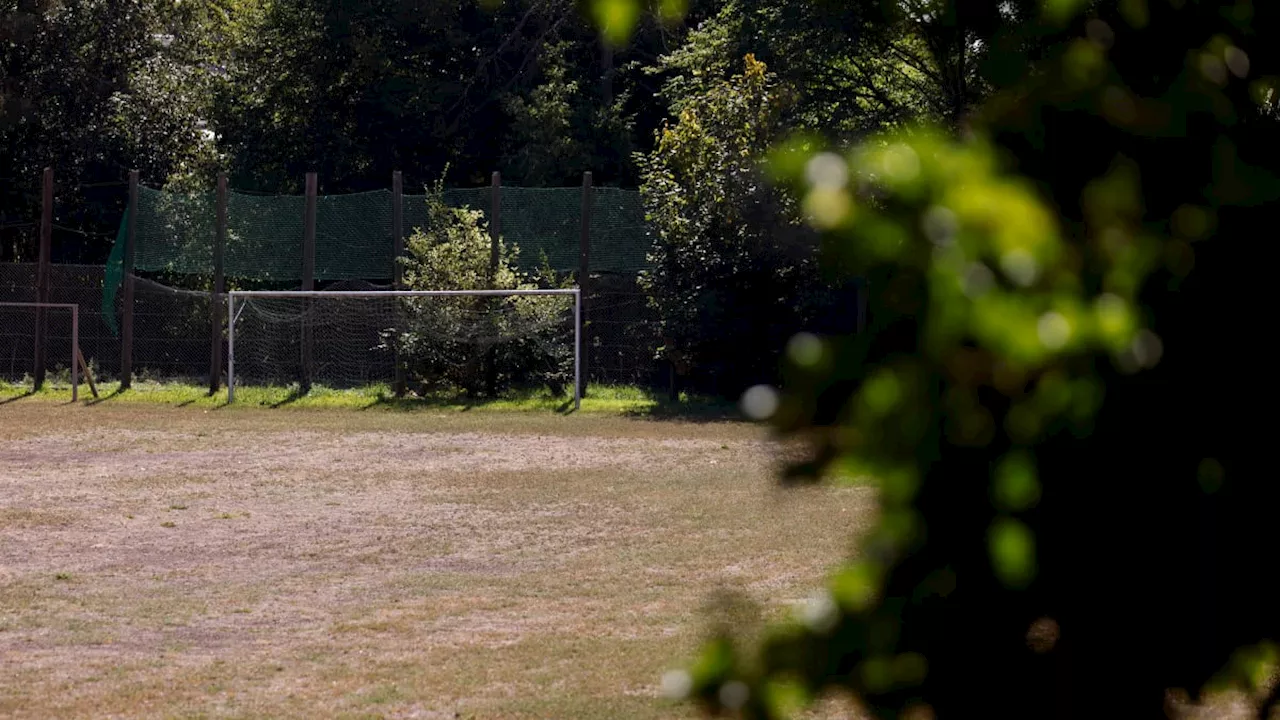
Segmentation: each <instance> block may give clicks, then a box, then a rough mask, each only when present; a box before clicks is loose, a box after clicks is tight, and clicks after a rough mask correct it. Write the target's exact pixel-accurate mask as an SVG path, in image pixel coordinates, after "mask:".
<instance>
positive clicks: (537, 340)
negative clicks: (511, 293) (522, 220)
mask: <svg viewBox="0 0 1280 720" xmlns="http://www.w3.org/2000/svg"><path fill="white" fill-rule="evenodd" d="M427 209H428V213H427V215H428V221H429V225H428V227H426V228H419V229H416V230H415V231H414V232H413V234H412V235H411V236H410V237H409V239H408V242H407V243H406V246H405V254H406V256H405V257H404V258H403V259H402V260H401V262H402V268H403V282H404V285H405V287H406V288H407V289H410V290H487V289H496V290H529V289H536V288H539V287H563V286H566V283H565V282H564V281H563V280H561V279H559V278H557V276H556V274H555V273H554V272H553V271H551V270H550V269H549V268H547V267H546V263H545V262H544V263H543V269H542V270H541V271H540V272H539V273H536V274H534V275H527V274H524V273H521V272H520V271H519V270H518V269H517V268H516V260H517V258H518V256H519V249H518V248H517V247H515V246H514V245H510V246H508V245H506V244H505V243H502V242H501V239H499V242H498V262H497V265H496V267H491V266H490V262H491V253H492V241H491V239H490V237H489V233H488V231H487V228H486V225H485V223H484V219H483V213H482V212H480V211H478V210H471V209H469V208H452V207H449V206H447V205H445V204H444V201H443V200H442V199H441V197H440V194H439V188H437V191H436V192H435V193H432V194H429V195H428V198H427ZM401 307H402V311H403V313H404V324H403V326H402V327H401V328H400V329H399V331H398V332H397V333H396V334H395V339H394V342H395V345H396V348H397V350H398V352H399V353H400V355H401V357H402V358H404V360H405V362H407V363H408V367H409V369H410V371H411V372H412V373H413V374H414V376H415V377H416V378H417V379H418V380H419V381H420V382H421V383H422V384H423V385H424V386H426V387H429V388H436V389H441V388H444V389H461V390H463V391H465V392H467V393H468V394H471V395H475V394H478V393H480V392H482V391H483V392H488V393H490V394H493V393H496V392H499V391H501V390H503V389H506V388H510V387H514V386H518V385H528V384H532V383H546V384H547V385H549V386H550V387H551V389H552V391H553V392H554V393H556V394H557V395H558V394H561V393H563V392H564V388H565V385H566V384H567V383H569V382H571V381H572V372H573V345H572V339H573V311H572V306H571V303H570V301H569V299H568V298H566V297H544V296H532V297H530V296H517V297H422V298H417V297H415V298H402V301H401Z"/></svg>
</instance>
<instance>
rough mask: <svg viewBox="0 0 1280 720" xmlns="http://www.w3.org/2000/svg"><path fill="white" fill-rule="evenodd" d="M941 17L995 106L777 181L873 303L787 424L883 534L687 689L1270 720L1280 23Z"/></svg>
mask: <svg viewBox="0 0 1280 720" xmlns="http://www.w3.org/2000/svg"><path fill="white" fill-rule="evenodd" d="M873 5H879V4H877V3H861V4H859V3H850V4H849V6H850V7H861V8H862V9H865V10H868V12H870V10H871V9H872V6H873ZM888 5H894V4H892V3H890V4H888ZM917 6H921V7H924V6H927V8H926V9H927V12H925V13H924V14H923V15H921V16H920V17H917V18H916V20H917V23H918V24H917V29H918V30H919V34H918V36H919V37H921V38H926V40H924V41H922V42H923V44H922V46H921V47H923V49H924V52H925V53H926V54H927V55H928V56H929V57H931V58H932V60H933V63H934V64H933V67H935V68H936V67H942V66H944V65H945V64H946V62H947V60H948V58H952V59H954V58H953V56H951V55H948V53H949V50H948V48H951V49H952V50H954V48H955V47H957V46H956V45H950V46H949V45H947V44H946V43H945V42H938V40H939V39H941V38H952V39H958V40H957V42H958V43H959V45H958V46H959V47H961V48H966V49H968V50H969V51H971V52H972V53H973V54H974V55H975V56H977V60H976V61H975V63H974V65H973V72H974V75H973V76H972V77H971V78H970V79H971V80H972V81H973V83H972V84H971V85H970V87H978V88H980V91H979V92H977V93H976V94H975V100H974V102H973V103H972V104H971V105H966V103H965V102H963V101H962V102H957V103H953V104H952V108H953V109H954V110H957V111H958V112H956V113H954V114H951V115H950V116H948V114H947V113H942V114H941V115H940V116H935V117H936V118H937V119H938V120H940V121H941V125H940V126H936V125H935V126H933V127H931V126H930V125H929V124H928V123H923V124H922V123H908V124H906V125H904V126H902V127H901V128H899V129H892V130H890V131H888V132H882V133H876V134H872V135H870V136H864V137H861V138H859V139H858V140H857V141H856V142H853V143H849V144H843V145H841V144H836V145H834V146H829V147H832V148H833V149H832V150H824V149H823V142H822V141H821V140H815V138H814V134H813V131H814V130H815V129H816V130H819V131H820V130H823V128H812V127H796V128H793V129H795V130H800V131H805V133H804V134H802V135H800V136H798V137H796V138H795V139H793V140H789V141H783V142H780V143H777V144H776V147H775V150H774V152H773V162H772V164H771V167H772V169H773V172H774V174H775V178H776V179H777V180H778V182H779V183H780V184H781V185H782V186H783V187H786V188H789V189H790V190H791V192H793V193H794V197H796V198H798V199H799V202H800V206H801V210H802V212H803V214H804V216H805V218H806V220H807V221H808V223H809V224H810V225H811V226H812V227H813V228H814V229H816V230H817V231H819V232H821V234H822V238H823V250H824V265H825V267H826V268H827V269H828V270H829V271H831V272H833V273H835V274H836V275H837V277H840V276H844V277H847V276H852V275H859V276H862V277H865V278H868V279H869V280H870V287H871V293H870V308H869V324H868V327H867V328H866V330H865V331H864V332H862V333H858V334H853V335H831V336H827V337H822V338H815V337H813V336H800V337H798V338H797V339H796V340H795V341H793V342H792V343H791V344H790V345H789V348H790V349H789V352H788V361H787V368H786V376H785V380H784V382H783V384H782V394H781V400H780V403H779V404H778V406H777V410H776V412H774V413H773V415H772V424H773V425H774V427H775V428H776V429H777V430H778V431H779V432H780V433H782V434H784V435H797V436H800V437H805V438H809V439H811V440H812V450H811V454H810V458H809V460H808V461H806V462H804V463H800V464H798V465H796V466H794V467H792V468H791V469H790V470H789V472H788V474H787V477H788V479H789V480H790V481H801V480H807V481H811V480H815V479H822V478H849V477H866V476H873V477H875V478H876V479H877V481H878V484H879V487H880V506H881V516H880V519H879V521H878V522H877V524H876V526H875V527H874V528H873V529H872V530H871V531H869V532H868V533H866V534H865V535H864V536H862V537H861V538H859V544H858V550H857V552H856V554H855V555H854V557H853V558H852V559H851V560H850V561H849V563H848V564H847V565H845V566H844V567H842V568H840V569H838V570H837V571H835V573H834V574H833V575H832V577H831V580H830V582H829V584H828V586H827V588H826V590H825V592H823V593H821V594H819V595H818V596H816V597H815V598H814V599H813V600H812V601H811V603H810V604H809V605H808V606H807V607H806V608H805V609H804V610H803V611H801V612H799V613H797V615H796V617H795V619H794V620H793V621H790V622H787V623H783V624H781V625H778V626H776V627H774V628H773V629H772V631H771V632H770V633H769V634H768V635H767V637H766V638H765V639H764V640H762V641H760V642H758V643H755V644H753V645H748V646H744V644H743V643H741V642H739V641H737V640H735V637H734V633H733V632H732V631H723V630H722V631H718V632H717V633H716V635H715V637H714V639H712V640H711V641H709V642H708V644H707V645H706V646H705V648H704V649H703V651H702V653H701V654H700V655H699V657H698V658H697V659H696V660H695V662H694V663H693V664H692V665H691V666H690V667H689V669H688V674H687V675H683V676H681V675H679V674H678V673H677V676H676V677H675V678H674V679H672V680H671V681H670V682H668V683H667V685H668V687H669V688H673V692H674V693H675V694H679V695H683V696H686V697H690V698H693V699H696V700H697V701H698V702H699V703H700V704H702V706H703V707H704V708H706V709H707V710H708V711H710V712H713V713H727V714H730V715H733V716H740V717H762V718H765V717H767V718H773V717H786V716H789V715H790V714H791V713H792V712H793V711H795V710H797V709H799V708H801V707H803V706H805V705H807V704H808V703H809V702H811V701H812V700H813V699H815V698H816V697H818V696H819V695H820V694H822V693H823V692H828V691H833V690H838V689H842V690H845V691H851V692H853V693H854V694H856V695H857V696H858V697H859V698H860V700H861V702H862V703H863V704H864V705H865V706H866V707H867V708H868V709H869V710H871V711H872V712H874V713H875V714H876V715H878V716H882V717H897V716H906V715H910V716H912V717H934V716H941V717H952V716H961V715H964V714H975V713H977V714H981V715H982V716H983V717H995V716H998V717H1005V716H1017V717H1040V716H1049V715H1053V716H1057V717H1069V716H1077V715H1090V716H1096V715H1103V716H1117V717H1164V716H1165V715H1166V711H1170V712H1171V710H1169V708H1170V707H1172V706H1170V705H1168V702H1169V700H1170V698H1176V697H1177V696H1178V693H1180V692H1189V693H1199V692H1201V691H1202V690H1204V689H1213V688H1221V687H1236V688H1239V689H1241V690H1244V691H1245V692H1246V693H1249V694H1250V695H1251V697H1252V699H1253V701H1254V702H1256V703H1257V708H1258V712H1259V714H1260V716H1265V715H1266V714H1267V713H1268V712H1270V710H1271V709H1272V708H1274V707H1276V705H1277V697H1278V696H1277V694H1276V693H1277V691H1276V689H1275V677H1274V673H1275V672H1276V669H1277V661H1276V645H1275V643H1276V642H1277V641H1278V640H1280V615H1277V613H1276V612H1275V605H1274V600H1273V598H1274V591H1272V590H1270V589H1269V588H1270V586H1271V585H1272V583H1271V582H1270V580H1271V579H1270V577H1269V575H1270V570H1269V569H1268V564H1267V562H1266V558H1268V557H1269V556H1270V554H1271V553H1272V552H1273V551H1274V550H1275V549H1276V545H1277V543H1276V537H1275V533H1274V532H1273V530H1272V527H1273V524H1274V520H1273V515H1274V511H1275V508H1276V507H1277V500H1280V491H1278V490H1277V489H1276V487H1275V483H1274V482H1273V481H1272V480H1271V479H1270V477H1269V475H1270V463H1269V462H1268V460H1269V459H1270V458H1269V452H1268V449H1267V448H1268V446H1269V441H1268V440H1267V439H1266V438H1267V437H1268V436H1269V433H1270V431H1269V430H1268V429H1266V428H1267V427H1269V425H1270V423H1269V421H1266V420H1264V419H1263V418H1262V415H1261V414H1260V413H1264V412H1267V411H1269V410H1271V409H1273V408H1274V407H1275V398H1274V391H1273V390H1272V389H1271V387H1272V383H1270V382H1269V380H1268V378H1269V377H1270V374H1271V370H1270V368H1269V365H1270V363H1269V360H1268V358H1269V357H1270V353H1269V351H1267V350H1266V349H1265V347H1266V341H1265V338H1264V335H1265V330H1262V329H1261V328H1263V327H1265V326H1266V320H1267V319H1268V318H1269V317H1270V310H1269V307H1270V301H1269V300H1268V299H1267V297H1266V289H1267V288H1268V287H1269V286H1270V285H1271V284H1272V283H1273V280H1272V276H1273V274H1274V270H1273V268H1272V265H1271V262H1270V261H1268V260H1263V250H1262V245H1261V244H1260V243H1259V239H1260V238H1259V236H1258V233H1259V232H1264V231H1262V230H1261V229H1262V228H1264V227H1267V226H1268V225H1269V224H1270V222H1273V220H1272V218H1271V213H1270V207H1272V206H1273V205H1271V204H1272V203H1274V202H1275V201H1277V200H1280V179H1278V178H1277V176H1276V174H1275V168H1280V157H1278V156H1277V155H1278V152H1277V151H1278V149H1280V148H1278V146H1277V143H1275V138H1276V137H1277V133H1276V131H1277V130H1278V129H1280V124H1278V123H1277V120H1278V113H1277V96H1276V94H1275V93H1276V90H1275V88H1276V83H1277V80H1276V78H1277V77H1280V57H1278V56H1277V53H1276V50H1275V49H1274V43H1273V42H1271V40H1270V37H1271V35H1272V34H1273V33H1274V32H1275V31H1276V30H1277V29H1280V24H1277V19H1278V18H1277V17H1276V9H1275V8H1273V7H1272V5H1271V4H1268V3H1258V2H1249V1H1248V0H1219V1H1216V2H1214V1H1209V0H1203V1H1200V2H1193V1H1190V0H1187V1H1182V2H1172V1H1170V0H1116V1H1114V2H1107V1H1103V0H1096V1H1093V2H1058V1H1047V2H1044V3H1041V4H1035V3H1003V4H995V3H990V4H987V3H966V2H962V1H961V0H953V1H950V2H947V1H943V0H939V1H938V2H931V3H901V4H897V9H898V10H901V9H902V8H915V7H917ZM880 9H881V10H882V11H884V14H883V15H881V16H880V20H879V22H880V23H881V26H882V27H884V28H892V27H894V23H895V22H897V21H900V20H901V16H900V14H896V13H895V8H893V7H889V8H887V9H886V7H885V6H884V5H880ZM868 17H870V16H868ZM993 20H995V22H993ZM864 37H865V36H863V37H854V38H851V41H852V42H853V44H855V45H856V44H857V42H859V41H861V40H863V39H864ZM928 39H932V41H930V40H928ZM899 40H900V41H902V42H908V41H907V40H906V38H905V37H903V36H901V35H899ZM965 67H968V66H967V65H965ZM694 85H696V86H699V87H705V83H703V82H701V81H695V82H694ZM701 92H702V91H701V90H699V91H697V92H694V93H692V96H693V97H699V96H700V93H701ZM923 117H924V119H926V120H927V119H928V116H927V115H923ZM685 119H686V118H685V117H684V116H682V117H681V121H682V122H681V125H682V126H683V125H684V124H685V122H684V121H685ZM678 127H680V126H678ZM828 136H829V137H830V134H828ZM705 182H706V183H707V184H708V185H712V186H714V185H716V184H717V183H718V180H717V179H715V178H708V179H707V180H706V181H705ZM690 192H693V193H696V192H697V189H693V190H691V191H690ZM707 205H708V203H701V202H695V206H697V207H706V206H707ZM711 206H712V207H714V205H711ZM673 224H674V223H673ZM1250 408H1253V409H1252V410H1251V409H1250ZM961 576H963V584H959V583H960V579H961ZM1170 692H1172V693H1173V694H1172V695H1170V694H1169V693H1170Z"/></svg>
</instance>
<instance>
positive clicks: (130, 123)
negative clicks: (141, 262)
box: [0, 0, 247, 262]
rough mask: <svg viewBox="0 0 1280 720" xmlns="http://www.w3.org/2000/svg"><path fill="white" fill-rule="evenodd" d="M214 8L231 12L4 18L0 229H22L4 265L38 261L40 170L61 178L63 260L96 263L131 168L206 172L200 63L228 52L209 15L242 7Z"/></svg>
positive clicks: (103, 8)
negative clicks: (0, 212)
mask: <svg viewBox="0 0 1280 720" xmlns="http://www.w3.org/2000/svg"><path fill="white" fill-rule="evenodd" d="M218 5H227V6H228V7H227V8H222V7H217V8H215V3H214V0H197V1H193V2H187V3H182V4H178V5H175V4H173V3H170V2H160V1H158V0H123V1H121V2H103V1H102V0H62V1H60V2H52V1H41V2H31V3H25V2H24V3H19V4H18V5H17V7H16V8H10V7H6V8H5V9H4V10H3V11H0V178H4V193H5V198H4V210H3V213H4V216H3V219H0V225H4V224H8V223H9V222H10V218H12V220H13V221H14V222H16V223H18V224H19V225H21V226H22V227H20V228H19V231H18V233H16V234H12V235H6V237H5V241H4V242H3V243H0V260H30V259H34V258H35V256H36V254H37V247H36V238H37V234H36V231H35V229H34V223H33V221H34V220H35V219H36V218H38V217H39V207H40V173H41V170H42V169H43V168H44V167H46V166H47V167H53V168H54V169H55V178H56V182H57V194H56V203H55V206H56V212H55V218H54V222H55V223H56V224H57V226H58V228H57V229H56V230H57V234H58V238H57V242H55V247H56V248H57V251H58V256H59V259H63V260H77V259H78V260H88V261H95V262H96V261H100V260H101V259H102V258H103V257H105V255H106V251H107V247H108V246H109V243H110V240H111V238H114V237H115V230H116V227H117V226H118V224H119V220H120V213H121V211H122V209H123V206H124V200H125V197H124V185H125V182H124V180H125V173H126V172H127V171H128V170H129V169H134V168H136V169H139V170H140V171H141V172H142V174H143V177H144V178H147V179H148V181H150V182H156V183H159V182H164V181H166V180H167V179H168V178H169V177H170V176H171V175H174V176H179V175H181V176H192V175H197V176H198V175H210V174H211V173H210V170H211V168H212V166H213V165H214V163H215V162H216V157H215V154H214V150H213V143H212V138H211V136H210V134H209V133H208V132H207V128H206V127H205V120H207V117H206V115H205V112H206V111H207V108H208V102H207V101H208V97H209V92H210V83H211V82H212V80H211V77H212V75H213V73H212V72H211V71H210V70H209V69H208V68H207V67H206V66H205V64H204V63H205V62H206V61H212V60H216V59H217V56H218V52H219V50H218V48H221V47H223V45H221V44H220V43H221V41H220V40H217V39H216V38H215V39H211V37H212V35H211V32H210V31H211V28H213V27H215V26H214V25H213V24H212V20H211V18H214V17H217V18H222V21H220V24H219V25H217V26H216V27H222V28H223V29H224V30H225V29H226V28H227V27H228V26H230V25H231V23H229V22H227V21H225V17H224V16H222V15H221V11H222V10H224V9H225V10H226V11H227V12H228V13H230V14H234V12H235V11H237V10H238V8H239V7H240V6H242V5H247V3H244V2H231V1H230V0H223V1H222V2H220V3H218ZM215 10H217V11H218V12H214V11H215ZM24 221H25V222H24ZM64 228H69V230H64ZM0 232H3V228H0ZM64 233H69V234H64Z"/></svg>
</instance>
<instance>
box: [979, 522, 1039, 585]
mask: <svg viewBox="0 0 1280 720" xmlns="http://www.w3.org/2000/svg"><path fill="white" fill-rule="evenodd" d="M987 549H988V552H989V553H990V556H991V567H992V569H993V570H994V571H995V574H996V577H997V578H998V579H999V580H1000V582H1001V583H1002V584H1004V586H1005V587H1008V588H1011V589H1015V590H1020V589H1024V588H1026V587H1027V586H1028V585H1030V584H1031V581H1032V580H1033V579H1035V576H1036V542H1035V535H1033V534H1032V532H1031V529H1030V528H1028V527H1027V526H1026V525H1024V524H1022V523H1021V522H1018V521H1017V520H1014V519H1013V518H1009V517H1001V518H999V519H997V520H996V521H995V522H994V523H992V525H991V530H990V531H989V532H988V534H987Z"/></svg>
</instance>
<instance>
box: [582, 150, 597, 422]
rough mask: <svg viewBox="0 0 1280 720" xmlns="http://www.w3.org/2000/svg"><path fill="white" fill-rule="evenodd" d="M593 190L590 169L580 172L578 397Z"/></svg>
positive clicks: (585, 347)
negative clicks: (580, 342)
mask: <svg viewBox="0 0 1280 720" xmlns="http://www.w3.org/2000/svg"><path fill="white" fill-rule="evenodd" d="M594 195H595V192H594V190H593V189H592V180H591V171H590V170H588V171H586V172H584V173H582V227H581V229H580V232H581V235H580V236H579V237H578V299H579V302H581V303H582V305H581V307H582V309H581V311H580V312H579V314H578V322H580V323H582V328H581V332H582V340H583V342H582V348H581V352H582V355H581V356H580V357H579V358H578V362H579V363H581V365H580V367H581V373H580V374H579V377H580V378H581V382H582V385H581V386H580V387H579V388H578V397H586V396H587V368H588V367H590V366H589V365H588V364H587V358H588V357H590V350H589V349H590V347H591V338H590V336H589V335H587V333H586V330H587V308H588V307H589V304H588V300H589V298H590V291H589V290H588V288H589V286H590V282H591V201H592V199H593V198H594Z"/></svg>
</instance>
